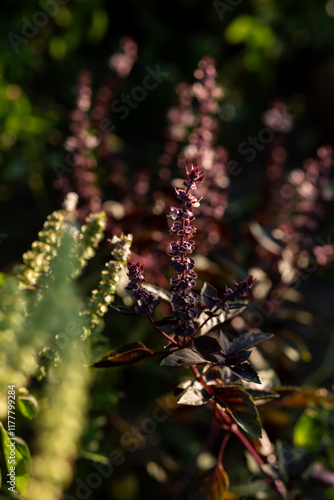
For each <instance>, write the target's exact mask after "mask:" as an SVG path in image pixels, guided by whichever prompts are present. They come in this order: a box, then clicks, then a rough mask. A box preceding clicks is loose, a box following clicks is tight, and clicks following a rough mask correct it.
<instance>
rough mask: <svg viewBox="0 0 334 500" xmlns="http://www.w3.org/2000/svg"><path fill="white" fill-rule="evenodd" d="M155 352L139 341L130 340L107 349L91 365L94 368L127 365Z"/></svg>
mask: <svg viewBox="0 0 334 500" xmlns="http://www.w3.org/2000/svg"><path fill="white" fill-rule="evenodd" d="M155 354H156V352H155V351H153V350H152V349H149V348H148V347H146V346H145V345H144V344H142V343H141V342H132V343H131V344H126V345H124V346H122V347H119V348H118V349H114V350H112V351H109V352H108V353H107V354H105V355H104V356H102V358H101V359H100V361H97V362H96V363H94V364H93V365H92V367H94V368H109V367H114V366H121V365H127V364H129V363H136V362H137V361H141V360H142V359H145V358H149V357H151V356H154V355H155Z"/></svg>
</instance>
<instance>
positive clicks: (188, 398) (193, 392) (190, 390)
mask: <svg viewBox="0 0 334 500" xmlns="http://www.w3.org/2000/svg"><path fill="white" fill-rule="evenodd" d="M179 387H180V388H183V389H184V390H185V392H184V393H183V394H182V396H181V398H180V399H179V400H178V404H183V405H192V406H199V405H205V404H206V403H208V401H210V399H211V398H212V394H210V393H209V392H208V391H207V390H206V389H205V388H204V387H203V385H202V384H201V383H200V382H198V381H197V380H191V381H190V380H187V381H186V382H184V383H183V384H180V385H179Z"/></svg>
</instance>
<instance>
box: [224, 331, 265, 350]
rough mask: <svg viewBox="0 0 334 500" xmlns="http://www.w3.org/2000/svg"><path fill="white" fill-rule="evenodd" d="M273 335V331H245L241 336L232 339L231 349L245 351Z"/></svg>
mask: <svg viewBox="0 0 334 500" xmlns="http://www.w3.org/2000/svg"><path fill="white" fill-rule="evenodd" d="M271 337H273V335H272V334H271V333H244V334H243V335H240V337H237V338H236V339H234V340H232V342H231V349H233V350H234V351H245V350H246V349H249V348H250V347H254V346H256V345H257V344H259V343H260V342H263V341H264V340H268V339H270V338H271Z"/></svg>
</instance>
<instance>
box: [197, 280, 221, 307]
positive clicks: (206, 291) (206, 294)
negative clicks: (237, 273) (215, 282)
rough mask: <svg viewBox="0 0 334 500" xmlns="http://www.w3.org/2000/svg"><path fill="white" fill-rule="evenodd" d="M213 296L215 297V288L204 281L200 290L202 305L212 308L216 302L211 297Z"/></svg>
mask: <svg viewBox="0 0 334 500" xmlns="http://www.w3.org/2000/svg"><path fill="white" fill-rule="evenodd" d="M215 298H217V290H216V289H215V287H213V286H212V285H210V284H209V283H206V282H205V283H204V285H203V286H202V290H201V299H202V301H203V303H204V305H205V306H206V307H207V308H208V309H212V308H213V307H214V306H215V304H216V302H215V300H211V299H215Z"/></svg>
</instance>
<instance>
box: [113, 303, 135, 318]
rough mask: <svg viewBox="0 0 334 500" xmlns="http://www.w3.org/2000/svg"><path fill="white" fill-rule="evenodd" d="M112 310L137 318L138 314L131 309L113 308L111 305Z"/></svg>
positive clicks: (123, 307) (124, 307)
mask: <svg viewBox="0 0 334 500" xmlns="http://www.w3.org/2000/svg"><path fill="white" fill-rule="evenodd" d="M110 307H112V309H115V311H117V312H119V313H121V314H127V315H128V316H135V315H136V314H137V313H136V312H135V311H131V309H130V308H129V307H126V306H113V305H110Z"/></svg>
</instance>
